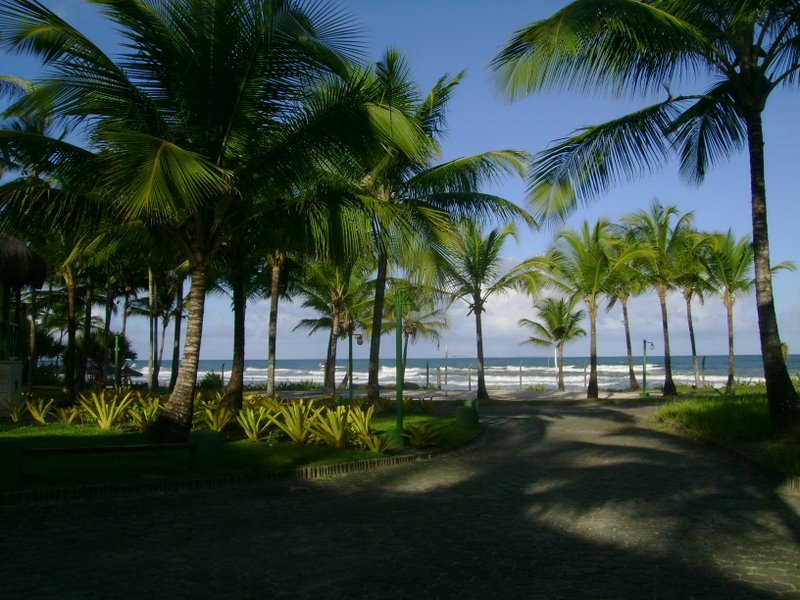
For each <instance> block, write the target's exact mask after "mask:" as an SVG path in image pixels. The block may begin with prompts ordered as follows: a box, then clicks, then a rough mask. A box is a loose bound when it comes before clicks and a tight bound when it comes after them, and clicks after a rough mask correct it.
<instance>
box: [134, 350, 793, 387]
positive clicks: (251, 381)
mask: <svg viewBox="0 0 800 600" xmlns="http://www.w3.org/2000/svg"><path fill="white" fill-rule="evenodd" d="M698 361H699V364H700V372H701V377H702V380H703V381H704V382H705V384H706V385H708V386H714V387H721V386H724V385H725V381H726V380H727V376H728V357H727V356H721V355H714V356H700V357H699V358H698ZM554 363H555V360H554V358H553V357H548V358H545V357H506V358H498V357H492V358H487V359H485V360H484V376H485V380H486V387H487V388H488V389H502V390H526V389H531V388H534V389H556V375H557V373H556V368H555V364H554ZM787 364H788V367H789V372H790V373H791V374H793V375H794V374H795V373H797V372H798V371H800V357H795V356H790V357H789V359H788V363H787ZM132 366H133V368H134V369H135V370H137V371H139V372H140V373H142V377H137V378H135V379H134V382H144V381H146V378H147V365H146V363H145V364H142V361H137V363H135V364H134V365H132ZM324 367H325V363H324V360H322V359H294V360H278V361H277V363H276V369H275V382H276V384H281V383H283V382H288V383H299V382H307V381H310V382H314V383H316V384H321V383H322V381H323V378H324ZM367 367H368V361H367V360H366V359H354V360H353V382H354V384H355V385H362V384H366V383H367ZM230 368H231V363H230V361H222V360H201V361H200V364H199V368H198V381H200V380H202V378H203V377H204V376H205V374H206V373H210V372H213V373H216V374H217V375H221V376H222V378H223V380H224V381H227V380H228V378H229V377H230ZM170 369H171V364H170V362H169V361H164V364H163V366H162V368H161V371H160V372H159V383H160V384H161V385H166V384H168V382H169V377H170ZM597 371H598V385H599V387H600V388H601V389H606V390H622V389H625V388H627V387H628V361H627V358H625V357H624V356H612V357H608V356H604V357H599V358H598V366H597ZM642 371H643V365H642V358H641V357H636V358H634V372H635V373H636V378H637V380H638V382H639V385H640V386H641V384H642ZM346 372H347V359H346V358H345V359H341V360H337V361H336V381H337V384H338V383H339V382H341V380H342V379H343V378H344V376H345V374H346ZM396 377H397V375H396V371H395V362H394V360H382V361H381V363H380V371H379V376H378V380H379V382H380V384H381V385H393V384H394V383H395V382H396ZM672 378H673V380H674V381H675V383H678V384H687V385H693V384H694V375H693V371H692V359H691V357H690V356H673V357H672ZM735 378H736V380H737V381H742V382H759V381H763V380H764V371H763V367H762V363H761V356H760V355H739V356H736V365H735ZM266 380H267V363H266V360H263V359H262V360H247V361H245V371H244V383H245V385H246V386H254V387H256V386H264V385H265V383H266ZM588 380H589V359H588V358H585V357H569V358H567V357H565V358H564V385H565V386H566V388H567V390H572V391H579V390H583V389H585V388H586V385H587V382H588ZM405 381H406V382H410V383H414V384H417V385H420V386H423V387H433V388H439V389H442V390H454V391H456V390H459V391H460V390H470V389H472V390H474V389H476V386H477V361H476V359H474V358H444V357H438V358H409V359H408V364H407V365H406V370H405ZM663 383H664V362H663V357H658V356H656V357H651V356H648V357H647V386H648V387H649V388H656V387H659V386H661V385H662V384H663Z"/></svg>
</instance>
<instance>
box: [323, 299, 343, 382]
mask: <svg viewBox="0 0 800 600" xmlns="http://www.w3.org/2000/svg"><path fill="white" fill-rule="evenodd" d="M338 338H339V311H338V310H334V311H333V314H332V315H331V332H330V335H329V336H328V352H327V356H326V357H325V383H324V385H323V391H322V393H323V394H325V395H326V396H336V340H337V339H338Z"/></svg>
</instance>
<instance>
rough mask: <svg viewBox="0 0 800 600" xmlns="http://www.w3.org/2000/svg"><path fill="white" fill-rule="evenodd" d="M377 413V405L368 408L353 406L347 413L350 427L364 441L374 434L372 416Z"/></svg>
mask: <svg viewBox="0 0 800 600" xmlns="http://www.w3.org/2000/svg"><path fill="white" fill-rule="evenodd" d="M374 413H375V405H374V404H373V405H371V406H370V407H369V408H367V410H364V409H362V408H353V409H351V410H350V412H349V413H348V415H347V420H348V422H349V424H350V429H351V430H352V431H353V433H354V434H355V435H356V436H357V437H358V438H359V439H360V440H362V441H364V439H365V438H368V437H370V435H372V416H373V415H374Z"/></svg>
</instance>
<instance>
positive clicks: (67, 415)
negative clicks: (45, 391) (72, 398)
mask: <svg viewBox="0 0 800 600" xmlns="http://www.w3.org/2000/svg"><path fill="white" fill-rule="evenodd" d="M53 414H54V415H55V416H56V420H57V421H58V422H59V423H61V424H62V425H72V423H73V422H74V421H75V419H77V418H78V415H80V414H81V411H80V410H78V408H77V407H76V406H67V407H61V406H59V407H58V408H55V409H53Z"/></svg>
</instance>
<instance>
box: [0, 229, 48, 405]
mask: <svg viewBox="0 0 800 600" xmlns="http://www.w3.org/2000/svg"><path fill="white" fill-rule="evenodd" d="M46 276H47V265H45V262H44V260H43V259H42V257H41V256H39V255H38V254H37V253H36V252H34V251H33V250H31V249H30V248H28V247H27V246H26V245H25V244H23V243H22V242H20V241H19V240H17V239H15V238H13V237H10V236H6V235H0V404H2V403H4V402H18V401H19V396H20V392H21V390H22V366H23V364H22V361H21V360H17V356H18V349H17V340H18V338H19V324H20V322H21V319H22V318H23V315H22V288H23V287H25V286H31V287H33V288H37V289H38V288H40V287H42V285H44V280H45V278H46Z"/></svg>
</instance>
